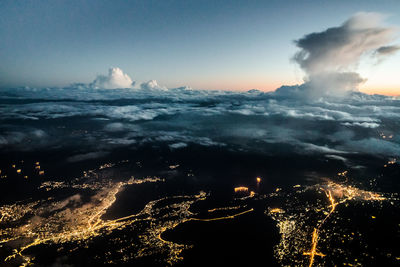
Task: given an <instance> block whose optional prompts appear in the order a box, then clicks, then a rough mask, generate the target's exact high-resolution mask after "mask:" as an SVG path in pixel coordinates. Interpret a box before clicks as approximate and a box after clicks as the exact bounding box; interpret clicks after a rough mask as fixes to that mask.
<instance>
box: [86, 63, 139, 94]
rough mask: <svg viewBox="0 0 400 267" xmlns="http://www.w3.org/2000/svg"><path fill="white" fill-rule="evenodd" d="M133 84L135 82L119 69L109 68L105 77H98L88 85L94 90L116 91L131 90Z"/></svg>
mask: <svg viewBox="0 0 400 267" xmlns="http://www.w3.org/2000/svg"><path fill="white" fill-rule="evenodd" d="M134 84H135V82H134V81H132V79H131V78H130V77H129V76H128V74H126V73H124V72H123V71H122V70H121V69H120V68H110V69H109V70H108V75H107V76H106V75H98V76H97V78H96V79H95V80H94V81H93V82H92V83H91V84H90V87H92V88H94V89H118V88H132V87H133V85H134Z"/></svg>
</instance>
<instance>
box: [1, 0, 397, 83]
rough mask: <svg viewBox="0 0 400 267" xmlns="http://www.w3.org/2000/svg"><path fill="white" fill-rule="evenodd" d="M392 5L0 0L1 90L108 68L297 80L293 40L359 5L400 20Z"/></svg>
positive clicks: (389, 71) (380, 75) (226, 79)
mask: <svg viewBox="0 0 400 267" xmlns="http://www.w3.org/2000/svg"><path fill="white" fill-rule="evenodd" d="M398 10H400V2H398V1H383V2H381V1H365V0H364V1H84V0H81V1H54V0H53V1H6V0H3V1H1V2H0V40H1V41H0V87H14V86H33V87H35V86H36V87H43V86H66V85H68V84H70V83H74V82H85V83H88V82H91V81H92V80H93V79H94V78H95V77H96V75H97V74H100V73H105V72H106V71H107V69H108V68H109V67H111V66H113V67H120V68H121V69H123V70H124V71H125V72H126V73H128V74H129V75H130V76H131V77H132V78H133V79H134V80H138V81H146V80H149V79H157V80H158V82H159V84H162V85H165V86H168V87H176V86H182V85H190V86H192V87H194V88H201V89H234V90H238V89H251V88H259V89H262V90H271V89H274V88H276V87H278V86H280V85H281V84H293V83H301V81H302V78H303V73H302V72H301V71H300V70H299V68H298V67H297V66H295V65H294V64H293V63H291V62H290V58H291V56H293V54H294V53H295V52H296V47H295V45H294V44H293V40H295V39H298V38H300V37H302V36H303V35H304V34H307V33H310V32H314V31H321V30H324V29H326V28H328V27H332V26H337V25H340V24H341V23H343V21H345V20H346V19H347V18H348V17H349V16H351V15H352V14H354V13H356V12H358V11H374V12H381V13H385V14H389V15H391V16H390V17H389V18H388V20H387V21H388V22H389V23H391V24H397V25H400V15H398V14H396V13H395V12H396V11H398ZM398 60H399V57H397V58H392V59H391V60H390V61H388V62H386V63H385V64H384V65H382V66H380V69H378V71H377V74H375V73H374V75H373V76H375V80H376V79H377V80H382V81H384V80H386V81H387V80H390V79H391V80H393V78H390V77H392V76H393V75H397V74H396V73H395V71H394V66H395V62H398ZM397 67H398V66H397ZM397 69H398V68H397ZM368 71H369V70H368V68H367V69H364V72H367V73H368ZM385 75H386V76H385ZM387 75H392V76H390V77H389V78H388V76H387ZM376 76H377V77H376ZM393 77H394V76H393ZM373 82H374V80H372V85H374V83H373ZM375 83H376V84H375V86H376V85H379V83H378V82H376V81H375ZM395 85H396V82H394V81H392V82H391V84H387V85H382V86H383V87H385V86H386V87H390V86H395ZM397 85H399V82H397ZM370 86H371V84H370Z"/></svg>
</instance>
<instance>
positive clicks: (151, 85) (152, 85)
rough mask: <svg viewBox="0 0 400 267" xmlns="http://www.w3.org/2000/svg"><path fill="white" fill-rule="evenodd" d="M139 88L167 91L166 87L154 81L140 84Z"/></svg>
mask: <svg viewBox="0 0 400 267" xmlns="http://www.w3.org/2000/svg"><path fill="white" fill-rule="evenodd" d="M140 88H141V89H143V90H161V91H167V90H168V89H167V87H164V86H160V85H158V83H157V81H156V80H150V81H148V82H144V83H142V84H140Z"/></svg>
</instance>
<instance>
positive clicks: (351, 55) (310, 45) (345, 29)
mask: <svg viewBox="0 0 400 267" xmlns="http://www.w3.org/2000/svg"><path fill="white" fill-rule="evenodd" d="M383 19H384V16H383V15H381V14H379V13H357V14H355V15H354V16H352V17H351V18H350V19H348V20H347V21H346V22H344V23H343V24H342V25H341V26H339V27H333V28H328V29H327V30H325V31H322V32H315V33H311V34H307V35H305V36H304V37H302V38H300V39H299V40H296V41H295V43H296V45H297V47H299V48H300V51H299V52H297V53H296V54H295V56H294V58H293V59H294V61H295V62H297V63H298V64H299V65H300V67H301V68H302V69H303V70H304V71H305V72H306V74H307V77H306V81H307V83H306V86H305V87H304V88H305V89H309V90H310V92H309V93H310V94H311V95H318V94H319V95H321V94H325V93H328V94H334V95H335V94H339V95H340V94H343V93H344V92H347V91H349V90H356V89H357V87H358V85H359V84H361V83H363V82H364V81H365V79H363V78H362V77H360V75H359V74H358V73H356V72H355V69H356V67H357V65H358V64H359V62H360V60H361V59H362V57H363V56H365V55H367V54H372V55H380V56H382V55H390V54H393V53H394V52H396V51H397V50H398V49H399V47H398V46H388V43H390V42H392V41H393V40H394V37H395V33H396V29H395V28H393V27H387V26H384V25H383Z"/></svg>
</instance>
